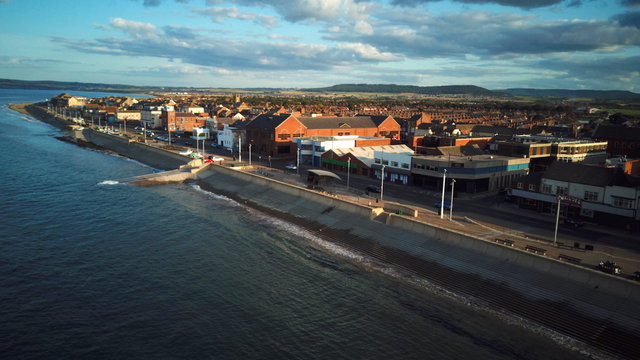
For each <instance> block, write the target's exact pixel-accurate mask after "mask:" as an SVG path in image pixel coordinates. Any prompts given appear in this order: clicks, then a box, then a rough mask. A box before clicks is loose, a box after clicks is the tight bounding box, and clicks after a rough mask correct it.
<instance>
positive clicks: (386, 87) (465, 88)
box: [300, 84, 505, 97]
mask: <svg viewBox="0 0 640 360" xmlns="http://www.w3.org/2000/svg"><path fill="white" fill-rule="evenodd" d="M300 91H309V92H360V93H388V94H403V93H409V94H423V95H471V96H487V97H498V96H500V97H503V96H505V94H504V93H499V92H496V91H491V90H487V89H485V88H481V87H478V86H475V85H449V86H414V85H394V84H342V85H333V86H329V87H324V88H315V89H300Z"/></svg>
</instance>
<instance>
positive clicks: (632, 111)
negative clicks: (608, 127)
mask: <svg viewBox="0 0 640 360" xmlns="http://www.w3.org/2000/svg"><path fill="white" fill-rule="evenodd" d="M600 110H603V111H606V112H608V113H609V114H615V113H620V114H622V115H629V116H640V110H637V109H611V108H600Z"/></svg>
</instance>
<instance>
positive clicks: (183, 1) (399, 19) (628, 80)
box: [0, 0, 640, 92]
mask: <svg viewBox="0 0 640 360" xmlns="http://www.w3.org/2000/svg"><path fill="white" fill-rule="evenodd" d="M639 5H640V1H638V0H615V1H611V2H605V1H600V0H582V1H580V0H536V1H518V0H456V1H434V0H389V1H387V0H376V1H356V0H335V1H312V0H300V1H279V0H276V1H271V2H259V1H255V0H232V1H223V0H209V1H195V0H191V1H188V0H176V1H170V0H164V1H161V0H144V1H142V0H140V1H136V0H130V1H110V2H100V3H93V2H90V3H75V2H70V1H60V2H55V3H40V2H35V1H16V0H0V8H1V9H2V10H1V11H0V20H1V21H2V23H3V24H4V26H3V28H2V30H1V33H2V37H1V38H2V40H0V43H2V44H3V46H2V50H0V64H2V66H1V67H0V77H3V78H11V79H20V80H31V81H33V80H53V81H78V82H96V83H111V84H113V83H118V84H138V85H146V86H171V87H224V88H260V87H272V88H314V87H326V86H331V85H335V84H345V83H368V84H410V85H416V86H445V85H454V84H472V85H476V86H480V87H484V88H487V89H505V88H515V87H522V88H539V89H549V88H564V89H589V90H628V91H633V92H640V84H639V83H640V82H639V81H638V80H639V78H640V71H639V67H638V64H639V63H640V51H639V50H640V48H639V46H638V45H639V44H640V11H639V10H640V8H639V7H638V6H639ZM26 20H29V21H26Z"/></svg>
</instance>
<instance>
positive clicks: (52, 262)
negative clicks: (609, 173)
mask: <svg viewBox="0 0 640 360" xmlns="http://www.w3.org/2000/svg"><path fill="white" fill-rule="evenodd" d="M62 92H63V91H62V90H58V91H55V90H8V89H0V159H1V166H0V358H2V359H580V358H594V357H595V358H598V357H602V354H599V355H598V354H596V353H594V352H591V351H590V350H589V349H588V348H587V347H586V346H583V345H582V344H580V343H578V342H576V341H574V340H572V339H569V338H566V337H563V336H560V335H558V334H556V333H554V332H553V331H551V330H548V329H544V328H541V327H539V326H536V325H535V324H530V323H527V322H526V321H524V320H522V319H519V318H517V317H514V316H510V315H509V314H504V313H503V312H501V311H500V310H499V309H487V308H483V307H481V306H478V305H476V304H475V302H474V301H472V300H471V299H465V298H463V297H460V296H456V295H455V294H452V293H450V292H449V291H447V289H443V288H438V287H435V286H433V285H431V284H429V283H428V282H426V281H424V280H422V279H419V278H415V277H413V276H410V275H408V274H405V273H403V272H402V270H401V269H394V268H393V267H392V266H390V265H388V264H384V263H379V262H376V260H374V259H369V258H367V257H366V256H364V255H361V254H358V253H354V252H352V251H349V250H348V249H343V248H340V247H337V246H335V245H333V244H332V243H331V242H328V241H325V240H324V239H322V238H320V237H318V236H317V235H315V234H312V233H310V232H307V231H306V230H305V229H303V228H300V227H298V226H296V225H293V224H291V223H287V222H286V221H283V220H281V219H278V218H275V217H272V216H270V215H267V214H264V213H261V212H259V211H257V210H254V209H252V208H249V207H246V206H244V205H243V204H240V203H237V202H235V201H233V200H231V199H229V198H226V197H224V196H221V195H217V194H215V193H210V192H206V191H203V190H202V189H200V188H199V187H198V186H197V185H193V184H171V185H162V186H153V187H138V186H133V185H129V184H127V183H125V182H123V181H122V179H127V178H130V177H132V176H135V175H142V174H148V173H152V172H156V171H157V170H156V169H153V168H150V167H148V166H146V165H144V164H142V163H139V162H136V161H133V160H130V159H127V158H124V157H121V156H118V155H114V154H108V153H104V152H100V151H97V150H92V149H87V148H82V147H78V146H76V145H73V144H70V143H67V142H64V141H60V140H58V139H57V137H58V136H60V135H61V133H60V131H59V130H58V129H56V128H54V127H52V126H49V125H47V124H45V123H42V122H40V121H38V120H36V119H34V118H31V117H29V116H26V115H23V114H20V113H17V112H14V111H12V110H10V109H9V108H8V107H7V104H10V103H21V102H37V101H42V100H45V99H48V98H51V97H53V96H55V95H57V94H59V93H62ZM70 93H71V94H73V95H84V96H89V97H101V96H105V95H107V94H104V93H86V92H70Z"/></svg>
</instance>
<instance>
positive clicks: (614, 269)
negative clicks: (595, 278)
mask: <svg viewBox="0 0 640 360" xmlns="http://www.w3.org/2000/svg"><path fill="white" fill-rule="evenodd" d="M598 269H600V271H603V272H606V273H609V274H614V275H618V274H620V272H621V271H622V268H621V267H620V266H618V265H617V264H616V263H615V262H613V261H609V260H606V261H601V262H600V264H598Z"/></svg>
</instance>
